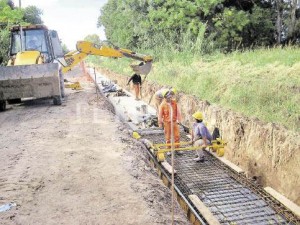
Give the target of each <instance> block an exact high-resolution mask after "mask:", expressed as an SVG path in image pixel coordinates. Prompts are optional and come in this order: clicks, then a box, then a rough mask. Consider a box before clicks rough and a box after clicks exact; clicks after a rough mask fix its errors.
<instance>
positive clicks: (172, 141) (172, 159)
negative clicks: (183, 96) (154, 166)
mask: <svg viewBox="0 0 300 225" xmlns="http://www.w3.org/2000/svg"><path fill="white" fill-rule="evenodd" d="M169 107H170V118H171V164H172V188H171V190H172V225H174V191H175V190H174V127H173V108H172V105H171V103H169Z"/></svg>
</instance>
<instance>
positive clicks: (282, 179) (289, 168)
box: [99, 68, 300, 205]
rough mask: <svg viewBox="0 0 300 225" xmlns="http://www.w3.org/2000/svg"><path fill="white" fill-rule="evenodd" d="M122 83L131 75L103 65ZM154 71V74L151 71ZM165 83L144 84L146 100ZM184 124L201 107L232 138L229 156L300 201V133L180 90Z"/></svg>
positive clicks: (211, 124)
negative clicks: (116, 71)
mask: <svg viewBox="0 0 300 225" xmlns="http://www.w3.org/2000/svg"><path fill="white" fill-rule="evenodd" d="M99 71H100V72H101V73H103V74H106V75H107V76H108V77H109V78H110V79H116V80H117V81H118V85H120V86H121V87H125V86H126V83H127V79H128V78H127V77H126V76H124V75H120V74H116V73H113V72H111V71H109V70H107V69H103V68H102V69H101V68H100V69H99ZM150 75H151V74H150ZM160 88H161V86H160V85H158V84H156V83H153V82H149V81H146V82H144V84H143V85H142V95H143V100H145V101H146V102H150V104H154V103H153V99H151V98H152V96H153V94H154V93H155V91H157V90H158V89H160ZM178 103H179V105H180V107H181V110H182V114H183V118H184V124H185V125H188V126H191V124H192V122H193V121H192V118H191V115H192V114H193V113H194V112H195V111H196V110H200V111H202V112H203V113H204V115H205V121H206V123H207V124H208V127H209V128H210V130H211V131H212V130H213V128H214V127H218V128H219V129H220V131H221V135H222V138H223V139H224V140H226V141H227V142H228V145H227V147H226V149H225V151H226V153H225V157H226V158H227V159H229V160H230V161H232V162H233V163H235V164H236V165H238V166H240V167H241V168H243V169H244V170H245V171H246V173H247V176H248V177H249V178H256V181H258V182H259V183H260V184H261V185H262V186H271V187H272V188H274V189H275V190H277V191H279V192H280V193H282V194H283V195H285V196H286V197H287V198H289V199H291V200H292V201H294V202H295V203H296V204H298V205H300V188H299V187H300V169H299V168H300V134H299V133H297V132H292V131H290V130H288V129H286V128H284V127H282V126H280V125H276V124H274V123H265V122H262V121H260V120H258V119H257V118H249V117H245V116H243V115H241V114H239V113H236V112H233V111H231V110H228V109H224V108H222V107H220V106H217V105H213V104H210V103H209V102H207V101H201V100H200V99H197V98H196V97H195V96H191V95H186V94H184V93H179V94H178Z"/></svg>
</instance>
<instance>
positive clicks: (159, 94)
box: [154, 88, 177, 112]
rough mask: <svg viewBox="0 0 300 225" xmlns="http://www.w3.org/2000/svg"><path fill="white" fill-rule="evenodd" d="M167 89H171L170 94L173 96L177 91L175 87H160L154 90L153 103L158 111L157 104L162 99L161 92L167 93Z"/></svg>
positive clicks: (158, 104)
mask: <svg viewBox="0 0 300 225" xmlns="http://www.w3.org/2000/svg"><path fill="white" fill-rule="evenodd" d="M168 91H171V92H170V94H171V95H172V96H175V95H176V93H177V91H176V89H175V88H161V89H159V90H158V91H157V92H155V94H154V95H155V103H154V104H155V108H156V111H157V112H158V111H159V106H160V104H161V103H162V101H163V99H164V96H163V94H165V93H167V92H168Z"/></svg>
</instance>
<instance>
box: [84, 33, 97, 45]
mask: <svg viewBox="0 0 300 225" xmlns="http://www.w3.org/2000/svg"><path fill="white" fill-rule="evenodd" d="M84 40H85V41H89V42H92V43H94V44H97V45H100V44H101V40H100V37H99V35H97V34H90V35H88V36H86V37H85V38H84Z"/></svg>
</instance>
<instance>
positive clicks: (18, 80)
mask: <svg viewBox="0 0 300 225" xmlns="http://www.w3.org/2000/svg"><path fill="white" fill-rule="evenodd" d="M10 43H11V44H10V49H9V56H10V60H9V62H8V64H7V66H4V67H0V111H4V110H5V109H6V102H8V103H10V104H14V103H20V102H21V101H22V100H23V99H26V98H35V99H38V98H52V99H53V103H54V105H60V104H62V98H63V97H64V78H63V73H66V72H67V71H69V70H71V69H72V68H73V67H74V66H75V65H77V64H78V63H79V62H80V61H82V60H83V59H84V58H85V57H86V56H88V55H98V56H104V57H112V58H122V57H129V58H132V59H135V60H139V61H142V64H139V65H131V67H132V69H133V71H134V72H136V73H139V74H145V75H147V74H148V73H149V72H150V70H151V67H152V60H153V59H152V57H151V56H147V55H141V54H138V53H135V52H133V51H130V50H128V49H122V48H119V47H116V46H114V45H112V44H102V45H96V44H93V43H90V42H87V41H79V42H77V45H76V48H77V49H76V50H75V51H72V52H69V53H67V54H64V53H63V50H62V47H61V43H60V40H59V38H58V34H57V32H56V31H55V30H49V29H48V28H47V27H46V26H45V25H28V26H13V27H12V28H11V40H10Z"/></svg>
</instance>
